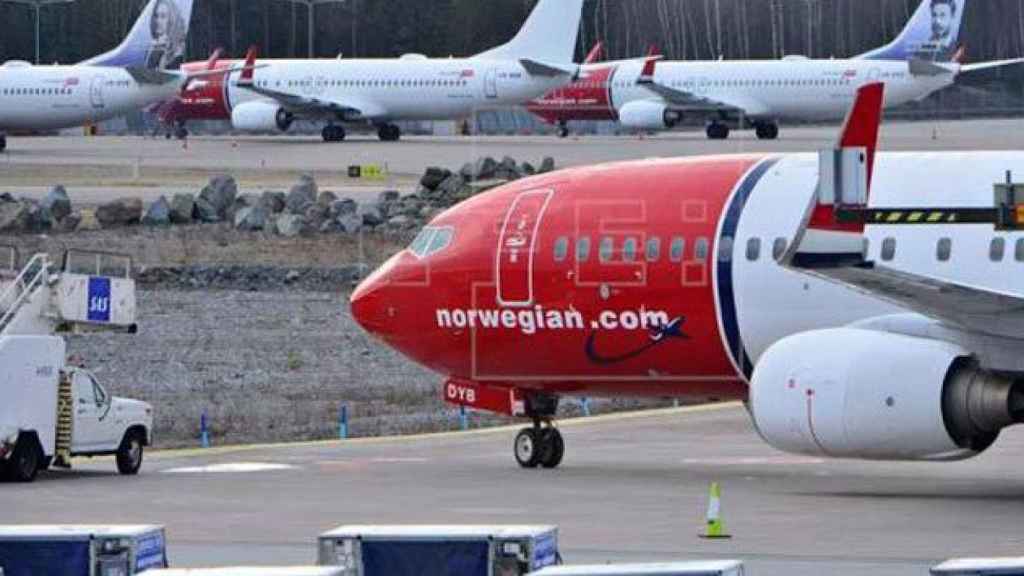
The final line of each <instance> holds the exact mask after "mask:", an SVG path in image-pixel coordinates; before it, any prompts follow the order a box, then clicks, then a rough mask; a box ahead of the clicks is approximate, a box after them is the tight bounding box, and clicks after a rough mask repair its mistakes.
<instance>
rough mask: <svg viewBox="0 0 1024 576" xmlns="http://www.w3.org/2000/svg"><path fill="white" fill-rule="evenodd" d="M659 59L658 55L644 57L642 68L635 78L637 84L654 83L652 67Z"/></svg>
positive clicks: (653, 67)
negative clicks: (638, 75)
mask: <svg viewBox="0 0 1024 576" xmlns="http://www.w3.org/2000/svg"><path fill="white" fill-rule="evenodd" d="M658 60H661V56H659V55H650V56H646V57H645V58H644V68H643V70H641V71H640V77H639V78H637V81H636V83H637V84H654V69H655V66H656V65H657V63H658Z"/></svg>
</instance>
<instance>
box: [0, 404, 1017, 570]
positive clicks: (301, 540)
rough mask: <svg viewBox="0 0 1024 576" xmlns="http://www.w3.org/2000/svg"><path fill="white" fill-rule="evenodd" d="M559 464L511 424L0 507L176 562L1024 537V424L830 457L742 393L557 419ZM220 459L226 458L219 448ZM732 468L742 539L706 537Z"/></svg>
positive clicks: (838, 555) (730, 524)
mask: <svg viewBox="0 0 1024 576" xmlns="http://www.w3.org/2000/svg"><path fill="white" fill-rule="evenodd" d="M562 430H563V433H564V435H565V438H566V442H567V445H568V452H567V456H566V459H565V463H564V464H563V466H562V467H561V468H559V469H557V470H553V471H551V470H521V469H519V468H518V467H517V466H516V465H515V463H514V461H513V458H512V454H511V443H512V437H513V433H514V431H512V430H509V429H502V430H490V431H480V432H471V433H468V434H448V435H440V436H428V437H416V438H404V439H384V440H365V441H359V440H357V441H348V442H329V443H317V444H304V445H283V446H264V447H249V448H243V449H217V448H214V449H210V450H206V451H203V450H193V451H184V452H166V453H154V454H151V455H150V456H149V458H148V460H147V462H146V464H145V465H144V467H143V471H142V474H141V475H140V476H139V477H136V478H122V477H119V476H117V474H116V473H115V472H114V465H113V462H112V461H111V460H110V459H97V460H94V461H85V462H81V463H76V469H75V470H74V471H72V472H51V473H47V474H45V475H44V476H43V477H41V478H40V479H39V480H38V481H37V482H36V483H35V484H32V485H14V484H5V485H2V486H0V511H2V513H0V518H2V521H3V522H4V523H84V522H89V523H135V522H146V523H162V524H166V526H167V528H168V538H169V544H170V554H171V561H172V563H173V564H174V565H177V566H200V565H207V566H208V565H225V564H239V563H243V564H244V563H250V564H261V563H262V564H273V565H278V564H282V565H284V564H295V563H313V561H314V559H315V544H314V543H315V539H316V536H317V535H318V534H320V533H321V532H324V531H326V530H329V529H331V528H333V527H335V526H337V525H341V524H347V523H473V524H479V523H485V524H487V523H553V524H557V525H559V526H560V528H561V534H560V541H561V549H562V554H563V556H564V557H565V559H566V561H567V562H576V563H579V562H604V561H648V560H672V559H702V558H741V559H743V560H745V561H747V563H748V566H749V567H750V570H751V572H750V573H751V574H754V575H775V574H778V575H781V574H806V575H811V574H843V575H845V574H850V575H853V574H869V573H870V574H876V575H878V574H881V575H889V574H892V575H897V574H904V575H909V574H926V573H927V568H928V567H929V566H931V565H934V564H936V563H938V562H939V561H941V560H944V559H946V558H949V557H955V556H977V555H982V556H993V555H1020V552H1021V550H1022V549H1024V532H1022V531H1021V529H1020V527H1021V525H1022V524H1021V518H1022V517H1024V468H1022V467H1021V466H1020V462H1021V460H1020V455H1021V454H1022V453H1024V428H1022V429H1020V430H1015V429H1010V430H1008V431H1007V432H1005V433H1004V435H1003V437H1002V438H1001V439H1000V440H999V442H997V443H996V445H995V447H994V448H993V449H992V450H990V451H989V452H987V453H986V454H983V455H982V456H980V457H978V458H976V459H974V460H969V461H966V462H958V463H943V464H906V463H865V462H854V461H830V460H821V459H817V458H811V457H802V456H792V455H787V454H783V453H780V452H777V451H775V450H773V449H772V448H770V447H768V446H766V445H765V444H764V443H762V441H761V440H760V438H759V437H758V436H757V435H756V433H755V432H754V431H753V429H752V427H751V425H750V423H749V421H748V419H747V416H746V413H745V411H744V410H743V409H742V408H741V407H738V406H736V405H727V406H724V407H717V408H712V409H696V410H694V409H681V410H668V411H659V412H653V413H649V414H644V415H626V416H613V417H606V418H597V419H591V420H581V421H573V422H567V423H563V427H562ZM225 465H226V466H225ZM713 481H717V482H720V483H721V484H722V490H723V509H724V518H725V522H726V528H727V530H728V531H729V532H730V533H731V534H732V535H733V538H732V539H731V540H726V541H705V540H701V539H699V538H698V537H697V533H698V531H699V529H700V527H701V524H702V518H703V514H704V511H705V506H706V503H707V492H708V486H709V484H710V483H711V482H713Z"/></svg>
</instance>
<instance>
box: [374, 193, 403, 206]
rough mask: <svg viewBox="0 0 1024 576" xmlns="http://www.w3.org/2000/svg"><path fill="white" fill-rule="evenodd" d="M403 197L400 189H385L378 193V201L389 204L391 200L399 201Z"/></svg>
mask: <svg viewBox="0 0 1024 576" xmlns="http://www.w3.org/2000/svg"><path fill="white" fill-rule="evenodd" d="M401 198H402V194H401V192H399V191H398V190H385V191H383V192H381V193H380V194H378V195H377V203H378V204H389V203H391V202H397V201H398V200H400V199H401Z"/></svg>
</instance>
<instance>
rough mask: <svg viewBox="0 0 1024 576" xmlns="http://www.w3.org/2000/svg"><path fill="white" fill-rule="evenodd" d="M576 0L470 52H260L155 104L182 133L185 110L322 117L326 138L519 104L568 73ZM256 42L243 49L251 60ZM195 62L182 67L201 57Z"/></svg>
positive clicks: (258, 118) (573, 69)
mask: <svg viewBox="0 0 1024 576" xmlns="http://www.w3.org/2000/svg"><path fill="white" fill-rule="evenodd" d="M582 13H583V0H540V1H539V2H537V4H536V6H534V8H533V11H532V12H531V13H530V16H529V17H528V18H527V19H526V21H525V22H524V23H523V26H522V28H521V29H520V30H519V32H518V33H517V34H516V36H515V37H514V38H512V39H511V40H510V41H509V42H507V43H505V44H503V45H501V46H497V47H495V48H492V49H490V50H487V51H485V52H483V53H480V54H476V55H474V56H471V57H468V58H454V57H448V58H427V57H426V56H424V55H421V54H406V55H404V56H402V57H400V58H376V59H308V60H294V59H293V60H274V59H269V60H264V61H262V62H261V64H260V66H259V67H258V68H259V70H255V69H254V68H256V67H255V66H250V67H248V69H247V70H248V71H246V72H245V73H242V72H230V73H228V74H225V75H224V76H223V77H220V78H215V79H213V80H212V81H210V82H208V83H193V84H192V86H191V87H190V90H187V91H185V92H184V93H183V94H181V95H180V96H179V98H178V99H177V101H176V102H170V103H168V104H166V105H165V106H164V107H163V109H162V110H160V116H161V118H162V119H163V121H164V123H165V124H168V125H170V124H176V125H177V129H176V131H177V133H178V135H179V137H184V136H185V135H186V134H187V132H186V131H185V128H184V122H185V121H186V120H187V119H190V118H203V119H216V118H221V119H230V120H231V124H232V126H233V127H234V128H235V129H236V130H242V131H251V132H286V131H288V129H289V128H290V127H291V125H292V124H293V122H294V121H295V120H298V119H307V120H313V121H317V122H322V123H323V124H324V128H323V131H322V135H323V139H324V140H325V141H327V142H338V141H342V140H344V139H345V135H346V132H345V128H344V125H345V124H346V123H352V122H355V123H368V124H372V125H373V126H376V127H377V129H378V135H379V137H380V139H381V140H383V141H395V140H398V139H400V137H401V131H400V129H399V126H398V125H397V124H395V122H399V121H403V120H459V119H462V118H466V117H468V116H470V115H472V114H473V113H474V112H475V111H476V110H481V109H493V108H507V107H512V106H519V105H522V104H524V103H526V102H529V101H530V100H532V99H534V98H537V97H538V96H540V95H542V94H544V93H546V92H548V91H549V90H552V89H554V88H556V87H558V86H563V85H565V84H567V83H569V82H571V81H572V80H573V78H574V77H575V75H576V74H577V73H578V71H579V69H578V66H576V65H575V64H573V62H572V60H573V54H574V52H575V49H576V38H577V36H578V31H579V23H580V18H581V17H582ZM253 57H254V52H252V51H250V57H249V58H248V61H249V62H252V59H253ZM200 66H202V64H198V63H192V64H190V65H186V66H185V68H186V69H191V68H196V67H200Z"/></svg>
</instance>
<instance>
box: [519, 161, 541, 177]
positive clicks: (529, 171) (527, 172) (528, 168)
mask: <svg viewBox="0 0 1024 576" xmlns="http://www.w3.org/2000/svg"><path fill="white" fill-rule="evenodd" d="M519 172H520V174H522V175H523V176H533V175H534V174H536V173H537V169H536V168H534V167H533V164H530V163H529V162H523V163H522V164H521V165H520V166H519Z"/></svg>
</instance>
